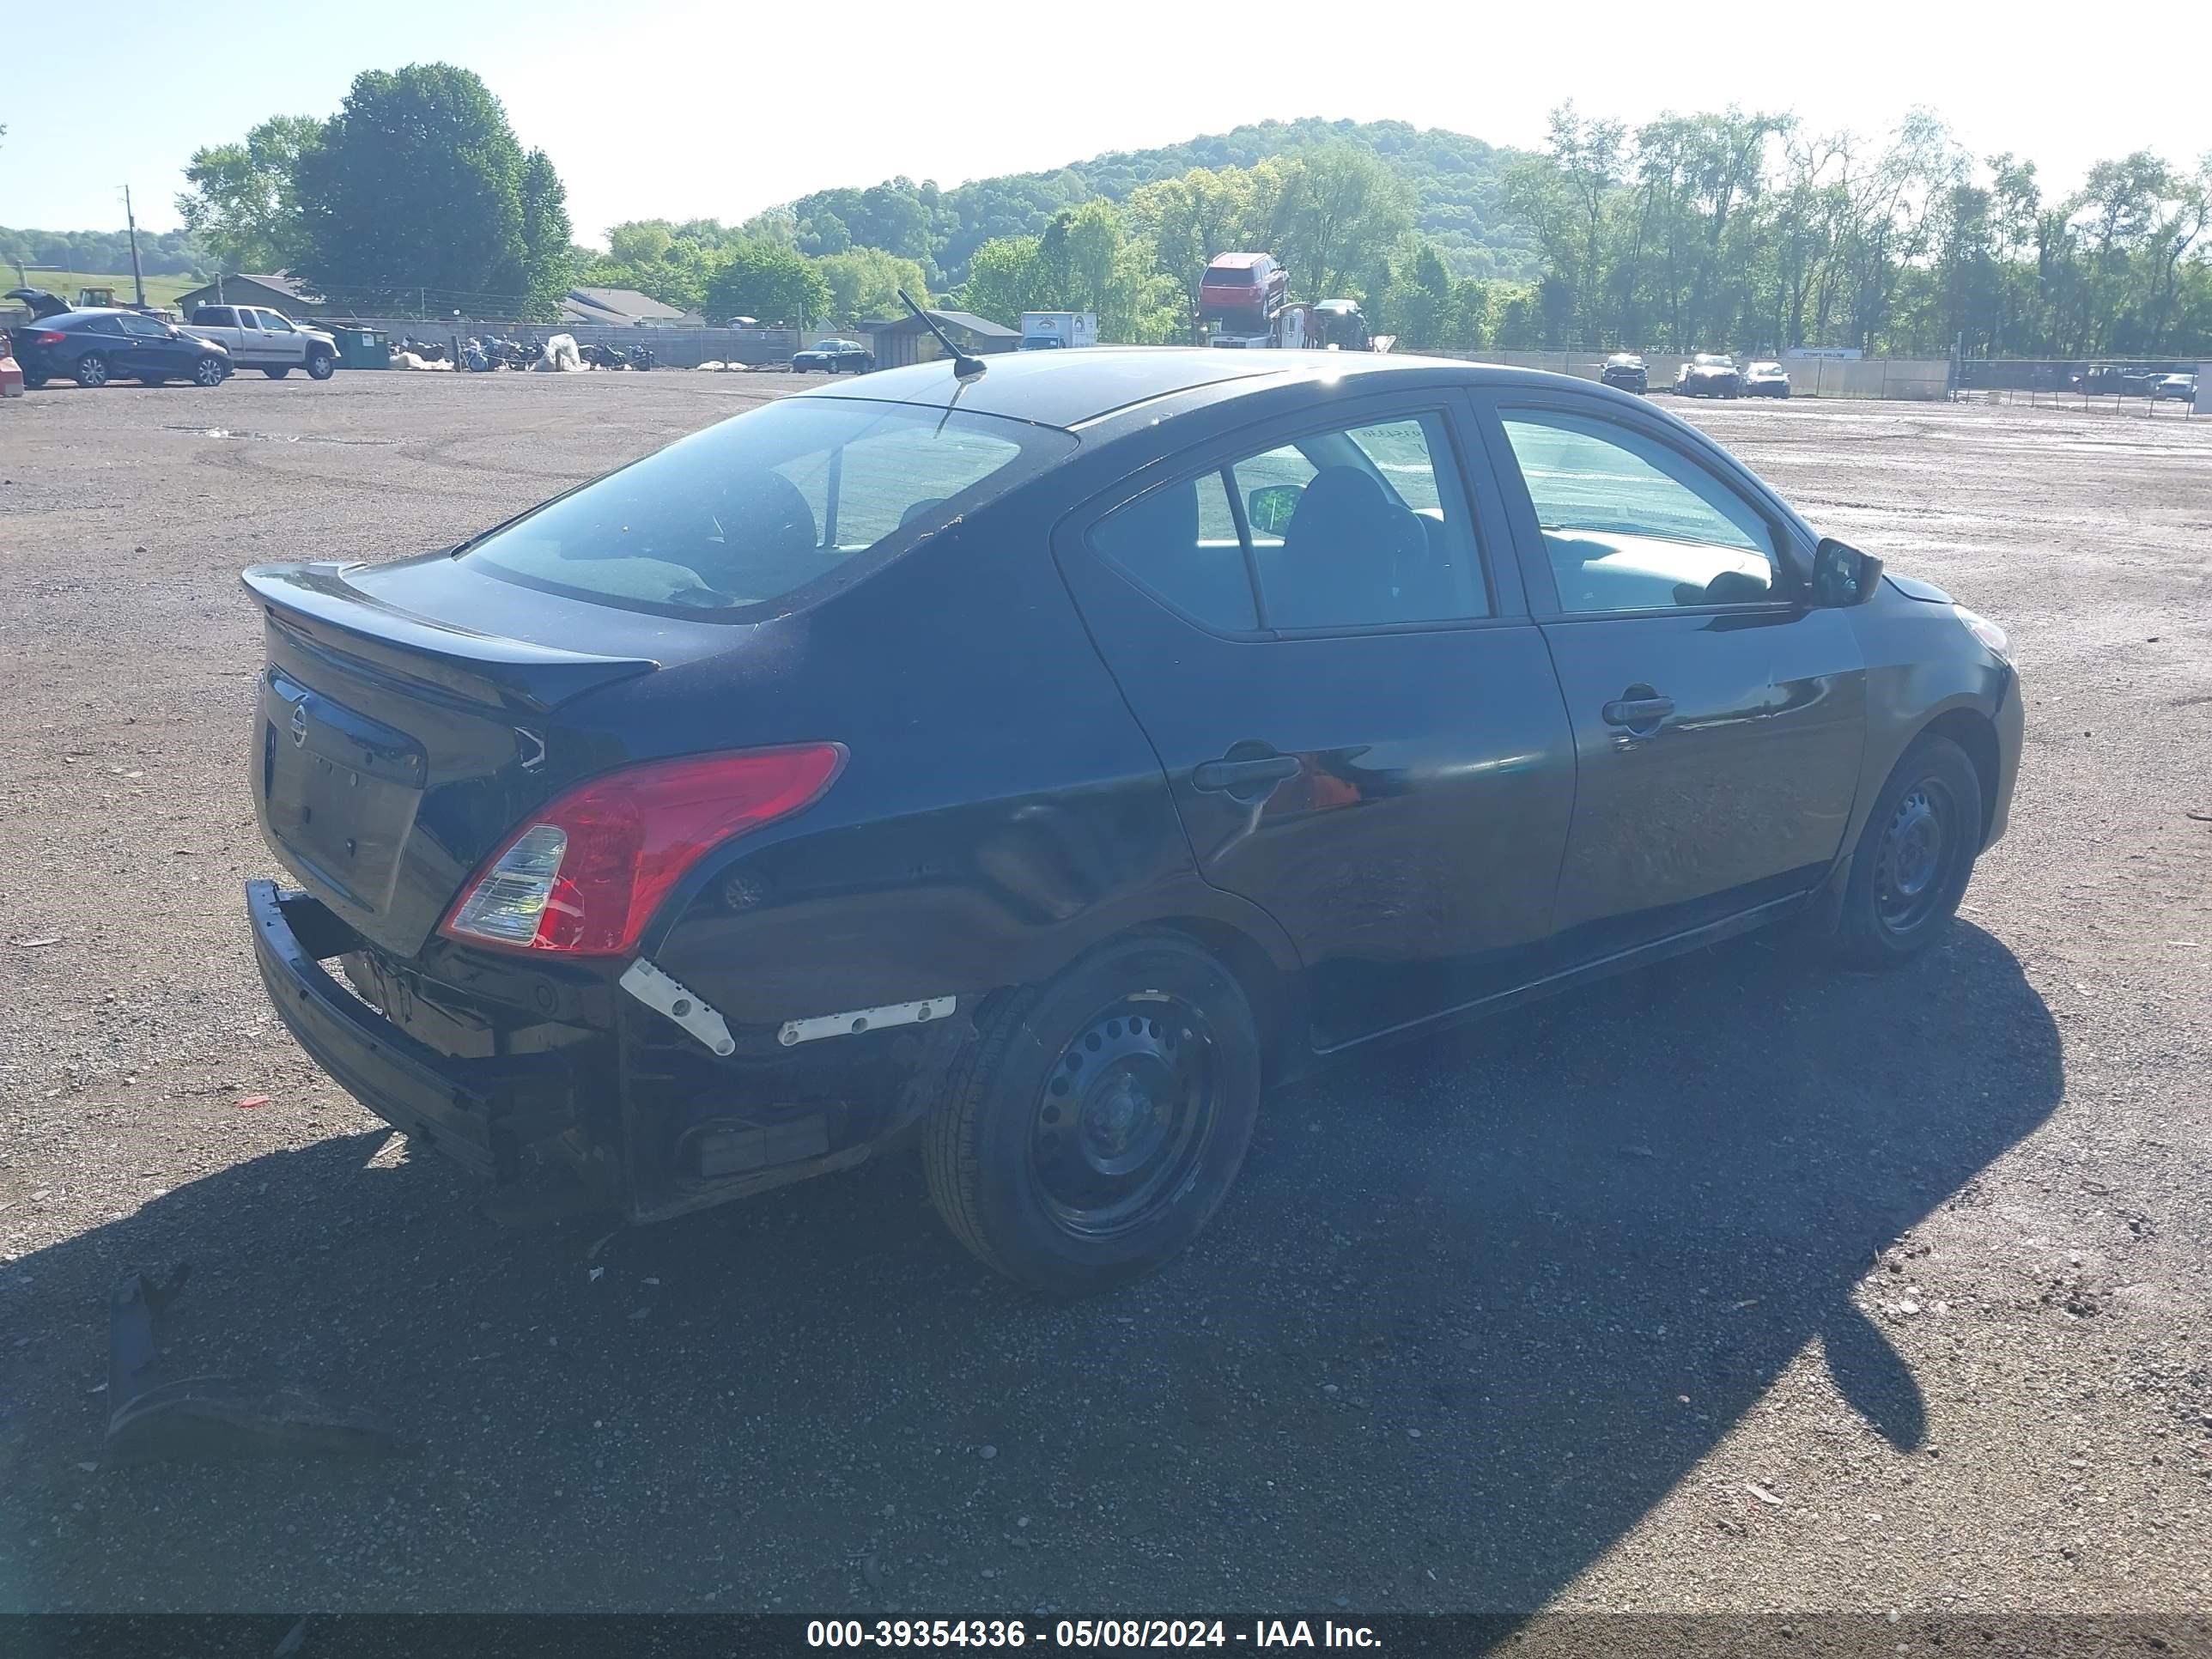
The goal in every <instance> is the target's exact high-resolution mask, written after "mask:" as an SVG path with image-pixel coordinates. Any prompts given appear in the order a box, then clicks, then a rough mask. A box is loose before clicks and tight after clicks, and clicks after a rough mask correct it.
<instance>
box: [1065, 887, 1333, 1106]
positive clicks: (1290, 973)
mask: <svg viewBox="0 0 2212 1659" xmlns="http://www.w3.org/2000/svg"><path fill="white" fill-rule="evenodd" d="M1146 933H1174V934H1178V935H1180V936H1181V937H1182V938H1184V939H1188V940H1189V941H1190V942H1191V943H1192V944H1194V945H1197V946H1198V947H1199V948H1200V950H1202V951H1205V952H1206V954H1207V955H1208V956H1210V957H1212V958H1213V959H1214V960H1215V961H1216V962H1218V963H1220V964H1221V965H1222V966H1223V967H1224V968H1225V969H1228V970H1229V973H1230V975H1231V977H1232V978H1233V979H1235V980H1236V981H1237V988H1238V989H1240V990H1242V991H1243V993H1244V1000H1245V1001H1247V1002H1248V1003H1249V1004H1250V1005H1251V1008H1252V1018H1253V1021H1254V1023H1255V1024H1256V1025H1257V1027H1258V1028H1259V1033H1260V1058H1261V1070H1262V1075H1263V1076H1264V1077H1265V1078H1266V1079H1267V1082H1268V1083H1269V1084H1270V1085H1273V1084H1274V1083H1277V1082H1279V1081H1281V1080H1282V1079H1283V1078H1284V1077H1285V1075H1286V1074H1288V1073H1292V1072H1295V1071H1296V1070H1297V1068H1298V1066H1299V1065H1300V1064H1301V1063H1302V1062H1303V1060H1304V1058H1305V1045H1304V1043H1303V1042H1301V1041H1300V1039H1301V1037H1302V1036H1303V1035H1304V1030H1305V1021H1304V982H1303V981H1302V979H1301V977H1300V976H1299V975H1298V974H1297V972H1296V971H1295V970H1293V969H1286V968H1285V967H1284V966H1283V965H1282V963H1280V962H1279V961H1278V960H1277V958H1276V956H1275V954H1274V953H1273V952H1272V951H1270V950H1269V949H1268V947H1267V945H1265V944H1263V943H1262V942H1261V940H1259V939H1255V937H1254V936H1253V935H1252V934H1251V933H1248V932H1246V931H1245V930H1244V929H1243V928H1242V927H1237V925H1236V924H1235V923H1233V922H1230V921H1224V920H1222V919H1221V918H1219V917H1218V916H1200V915H1172V916H1162V917H1158V918H1157V919H1156V920H1154V921H1148V922H1145V923H1142V924H1140V925H1139V926H1137V927H1129V928H1126V929H1124V930H1122V932H1121V933H1116V934H1114V935H1111V936H1110V937H1109V938H1108V939H1102V940H1100V941H1099V944H1098V945H1094V946H1093V947H1092V949H1093V950H1096V949H1097V948H1100V946H1103V945H1109V944H1112V943H1114V942H1115V941H1116V940H1118V939H1133V938H1139V937H1142V936H1143V935H1144V934H1146ZM1088 954H1089V952H1087V951H1086V952H1085V955H1088Z"/></svg>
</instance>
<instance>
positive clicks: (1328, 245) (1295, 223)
mask: <svg viewBox="0 0 2212 1659" xmlns="http://www.w3.org/2000/svg"><path fill="white" fill-rule="evenodd" d="M1274 221H1275V233H1276V242H1277V251H1278V252H1280V253H1281V254H1282V256H1283V258H1284V262H1285V264H1288V265H1289V267H1290V271H1291V283H1292V285H1293V286H1294V287H1296V288H1297V289H1298V290H1299V291H1300V292H1301V293H1303V294H1306V295H1310V296H1311V297H1312V298H1314V299H1316V300H1327V299H1331V298H1334V297H1335V296H1336V295H1338V294H1339V293H1340V290H1341V289H1343V287H1344V284H1345V283H1346V279H1347V278H1348V277H1349V276H1351V275H1352V272H1353V271H1354V270H1356V269H1357V268H1358V265H1359V264H1360V263H1361V256H1362V253H1363V252H1364V250H1366V249H1369V248H1373V247H1377V246H1384V245H1387V244H1389V243H1391V242H1395V241H1396V240H1398V238H1399V237H1401V236H1402V235H1403V234H1406V232H1407V231H1409V230H1411V229H1412V228H1413V192H1412V191H1410V190H1408V189H1407V186H1406V184H1405V181H1404V180H1403V179H1400V178H1399V177H1398V175H1397V174H1396V173H1394V172H1392V171H1391V170H1390V168H1389V167H1388V166H1386V165H1385V164H1384V163H1383V161H1380V160H1378V159H1377V158H1376V156H1375V155H1373V154H1372V153H1370V152H1369V151H1367V150H1363V149H1358V148H1357V147H1356V146H1353V145H1351V144H1332V145H1329V146H1328V147H1326V148H1324V149H1318V150H1316V151H1314V152H1313V153H1312V154H1310V155H1302V156H1300V157H1298V158H1297V161H1295V162H1294V163H1293V164H1291V166H1290V167H1286V168H1285V178H1284V184H1283V192H1282V197H1281V198H1280V200H1279V201H1278V202H1277V204H1276V205H1275V213H1274Z"/></svg>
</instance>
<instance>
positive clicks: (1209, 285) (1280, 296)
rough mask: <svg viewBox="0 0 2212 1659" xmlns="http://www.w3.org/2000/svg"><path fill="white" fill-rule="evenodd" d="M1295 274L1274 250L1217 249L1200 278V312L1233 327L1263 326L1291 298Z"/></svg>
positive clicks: (1238, 329)
mask: <svg viewBox="0 0 2212 1659" xmlns="http://www.w3.org/2000/svg"><path fill="white" fill-rule="evenodd" d="M1290 292H1291V274H1290V272H1289V270H1286V269H1285V267H1284V266H1283V265H1282V264H1281V263H1280V262H1279V261H1278V260H1277V259H1276V258H1275V257H1274V255H1273V254H1271V253H1217V254H1215V255H1214V256H1213V260H1212V263H1211V264H1208V265H1207V266H1206V270H1205V271H1204V273H1203V274H1202V275H1201V276H1200V277H1199V279H1198V313H1199V316H1200V318H1201V319H1204V320H1206V321H1208V322H1219V323H1224V324H1225V325H1226V326H1228V327H1229V328H1230V329H1231V331H1248V332H1249V331H1255V330H1256V329H1258V328H1260V327H1262V326H1264V325H1265V324H1266V323H1267V319H1269V318H1271V317H1273V315H1274V314H1275V313H1277V312H1278V311H1279V310H1281V309H1282V307H1284V305H1285V303H1286V302H1287V301H1289V299H1290Z"/></svg>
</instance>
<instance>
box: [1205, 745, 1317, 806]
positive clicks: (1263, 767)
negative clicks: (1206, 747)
mask: <svg viewBox="0 0 2212 1659" xmlns="http://www.w3.org/2000/svg"><path fill="white" fill-rule="evenodd" d="M1304 770H1305V763H1304V762H1303V761H1301V760H1300V759H1299V758H1298V757H1297V756H1296V755H1256V756H1254V757H1252V758H1251V759H1249V760H1210V761H1200V763H1198V764H1197V765H1196V766H1194V767H1192V768H1191V769H1190V784H1191V787H1192V788H1194V789H1202V790H1206V791H1207V792H1209V793H1212V792H1218V793H1222V794H1225V795H1231V796H1234V797H1235V798H1236V799H1239V800H1252V799H1258V798H1259V797H1261V796H1263V795H1268V794H1272V793H1274V788H1275V786H1276V785H1277V784H1279V783H1280V782H1282V781H1284V780H1285V778H1294V777H1296V776H1297V775H1298V774H1299V773H1300V772H1303V771H1304Z"/></svg>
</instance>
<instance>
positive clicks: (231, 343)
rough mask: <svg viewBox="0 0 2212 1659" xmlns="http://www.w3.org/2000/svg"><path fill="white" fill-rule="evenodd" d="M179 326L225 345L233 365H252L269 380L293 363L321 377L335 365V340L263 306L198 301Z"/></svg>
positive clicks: (328, 374) (327, 375)
mask: <svg viewBox="0 0 2212 1659" xmlns="http://www.w3.org/2000/svg"><path fill="white" fill-rule="evenodd" d="M185 333H187V334H197V336H199V337H200V338H201V339H203V340H213V341H215V342H216V343H217V344H218V345H223V346H228V348H229V349H230V357H231V361H232V362H234V363H235V364H236V365H237V366H238V367H239V368H258V369H259V370H260V371H261V372H262V373H263V374H266V375H267V376H268V377H269V378H270V380H283V378H284V377H285V376H286V375H287V374H290V373H291V372H292V371H293V370H294V369H295V368H304V369H306V370H307V373H308V374H310V375H312V376H313V378H314V379H316V380H329V379H330V378H331V371H332V370H334V369H336V368H337V366H338V344H337V341H336V340H334V339H332V338H331V337H330V336H329V335H327V334H325V333H324V332H323V331H321V330H320V329H313V328H308V327H307V326H306V325H303V324H300V323H295V322H294V321H293V320H292V319H290V318H289V317H287V316H286V315H285V314H284V313H283V312H281V311H271V310H270V309H269V308H268V307H266V306H199V307H196V308H195V309H194V310H193V312H192V319H191V322H189V323H187V324H185Z"/></svg>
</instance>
